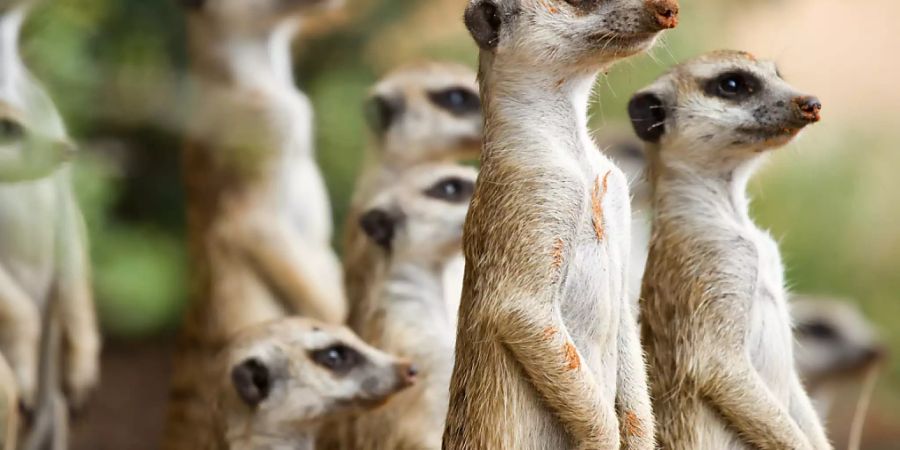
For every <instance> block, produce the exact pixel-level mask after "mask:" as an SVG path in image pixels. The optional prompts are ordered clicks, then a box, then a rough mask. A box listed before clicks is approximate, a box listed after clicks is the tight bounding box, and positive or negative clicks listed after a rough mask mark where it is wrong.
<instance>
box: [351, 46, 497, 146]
mask: <svg viewBox="0 0 900 450" xmlns="http://www.w3.org/2000/svg"><path fill="white" fill-rule="evenodd" d="M365 115H366V121H367V123H368V125H369V128H370V129H371V131H372V133H373V134H374V136H375V137H376V139H377V140H378V143H379V146H378V150H379V152H380V155H379V156H380V157H381V158H382V159H383V160H385V161H388V162H398V161H411V162H417V161H422V160H428V159H430V160H435V159H449V158H452V157H472V158H474V157H477V156H478V150H479V149H480V146H481V132H482V130H481V129H482V119H481V100H480V98H479V96H478V85H477V83H476V81H475V72H474V71H472V70H471V69H469V68H468V67H465V66H463V65H460V64H454V63H444V62H426V63H418V64H412V65H408V66H405V67H401V68H399V69H397V70H394V71H392V72H391V73H389V74H387V75H386V76H385V77H384V78H382V79H381V81H379V82H378V83H377V84H376V85H375V86H374V87H373V88H372V90H371V92H370V94H369V97H368V99H367V100H366V103H365Z"/></svg>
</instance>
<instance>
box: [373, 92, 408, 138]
mask: <svg viewBox="0 0 900 450" xmlns="http://www.w3.org/2000/svg"><path fill="white" fill-rule="evenodd" d="M404 109H406V102H404V101H403V97H388V96H383V95H376V96H374V97H372V98H370V99H369V101H367V102H366V105H365V115H366V122H368V124H369V128H371V129H372V131H373V132H375V133H376V134H378V135H381V134H384V132H386V131H387V130H388V129H389V128H390V127H391V125H393V124H394V122H395V121H396V120H397V118H398V117H400V115H402V114H403V111H404Z"/></svg>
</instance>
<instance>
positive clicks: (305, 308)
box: [242, 218, 347, 324]
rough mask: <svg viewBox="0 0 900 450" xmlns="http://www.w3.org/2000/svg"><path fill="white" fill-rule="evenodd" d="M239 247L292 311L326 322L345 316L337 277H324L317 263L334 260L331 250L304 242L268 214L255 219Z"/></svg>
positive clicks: (342, 294)
mask: <svg viewBox="0 0 900 450" xmlns="http://www.w3.org/2000/svg"><path fill="white" fill-rule="evenodd" d="M248 237H252V238H251V239H247V240H245V241H244V242H243V245H242V250H243V251H244V253H245V255H246V256H247V258H248V259H249V261H250V263H251V265H252V266H253V267H254V268H255V270H256V271H257V273H258V274H259V276H260V277H261V278H262V279H263V280H265V281H266V282H267V283H269V285H270V286H271V287H272V289H273V290H274V291H275V292H276V293H277V294H278V295H279V296H280V297H281V298H282V300H283V301H285V302H286V303H287V306H289V307H290V308H291V309H292V312H294V313H297V314H300V315H303V316H309V317H313V318H316V319H320V320H322V321H325V322H329V323H335V324H339V323H343V322H344V320H345V319H346V316H347V311H346V309H347V306H346V301H345V300H344V289H343V286H342V285H341V282H340V280H323V279H321V278H322V276H321V275H320V271H318V270H316V268H317V267H316V266H317V265H321V264H334V265H337V264H338V262H337V261H336V260H334V258H333V255H332V254H330V252H326V251H323V250H321V249H320V250H317V249H315V248H313V246H309V245H306V244H305V243H304V242H303V240H302V238H301V237H300V236H295V235H294V233H291V230H290V229H288V227H287V225H284V224H280V223H278V222H275V221H274V219H272V218H267V219H266V221H265V222H263V223H257V225H255V226H254V227H253V230H252V232H251V233H248Z"/></svg>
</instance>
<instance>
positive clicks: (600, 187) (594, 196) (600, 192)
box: [591, 171, 612, 242]
mask: <svg viewBox="0 0 900 450" xmlns="http://www.w3.org/2000/svg"><path fill="white" fill-rule="evenodd" d="M610 173H612V171H609V172H606V175H603V181H601V180H600V176H597V181H596V182H595V183H594V190H593V192H591V206H592V209H593V211H594V231H595V232H596V233H597V240H598V241H601V242H602V241H603V238H604V236H605V234H606V233H605V231H604V229H603V197H605V196H606V191H607V190H609V174H610Z"/></svg>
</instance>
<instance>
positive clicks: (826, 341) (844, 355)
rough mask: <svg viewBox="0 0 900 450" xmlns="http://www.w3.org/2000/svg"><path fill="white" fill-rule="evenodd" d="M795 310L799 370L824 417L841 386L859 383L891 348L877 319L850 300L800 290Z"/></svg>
mask: <svg viewBox="0 0 900 450" xmlns="http://www.w3.org/2000/svg"><path fill="white" fill-rule="evenodd" d="M791 315H792V316H793V318H794V336H795V338H796V340H795V343H794V357H795V360H796V362H797V370H798V371H800V377H801V378H803V381H804V383H805V385H806V388H807V390H808V391H809V393H810V396H811V397H812V399H813V404H814V406H815V407H816V410H817V411H818V412H819V415H820V416H821V417H822V419H823V420H824V419H826V418H827V417H828V412H829V410H830V409H831V405H832V401H833V400H834V396H835V395H836V394H837V391H839V390H840V389H841V388H843V387H846V386H849V385H853V384H858V383H860V382H861V380H862V378H863V377H864V375H865V373H866V372H867V371H868V370H872V369H873V366H875V365H877V364H878V363H881V362H883V361H884V360H885V359H886V358H887V348H886V347H885V346H884V343H883V342H882V341H881V340H880V338H879V337H878V333H877V332H876V331H875V328H874V326H873V324H872V323H871V322H870V321H869V320H867V319H866V318H865V316H863V313H862V311H861V310H860V309H859V308H858V307H857V306H855V305H853V304H852V303H850V302H848V301H844V300H837V299H833V298H826V297H817V296H809V295H795V296H793V297H792V299H791Z"/></svg>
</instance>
